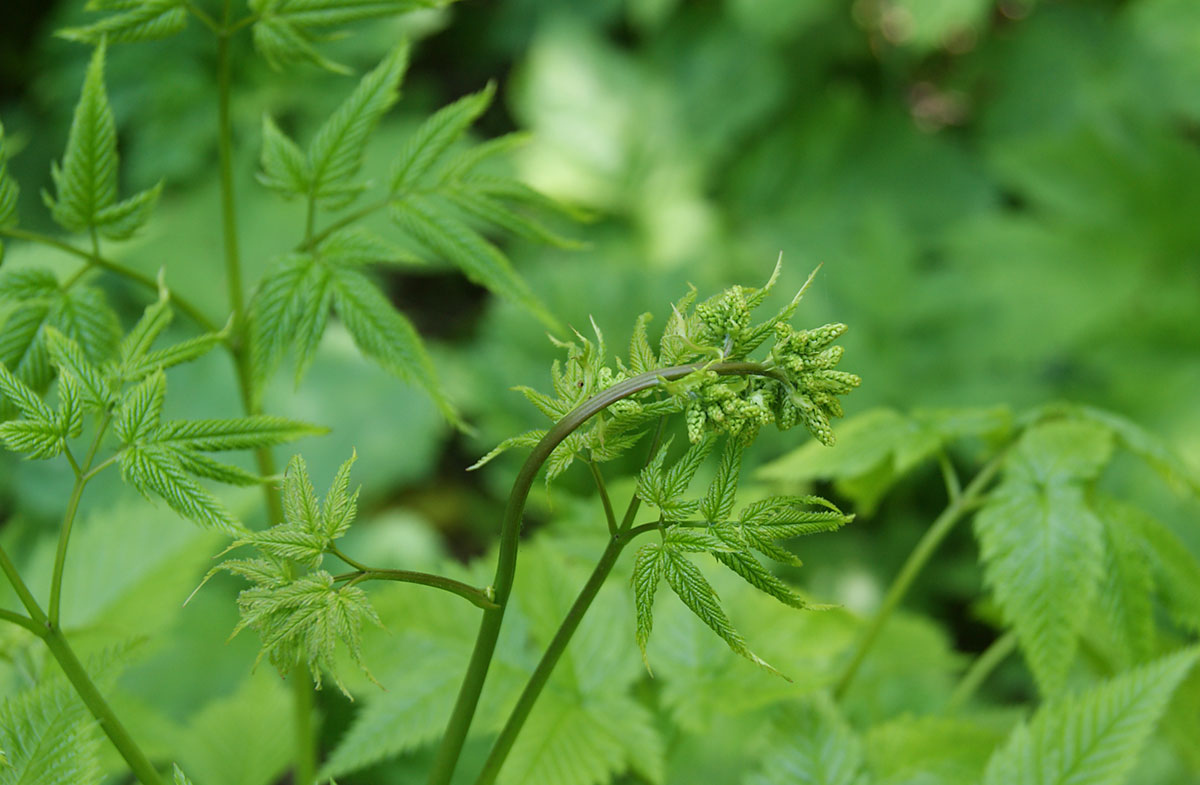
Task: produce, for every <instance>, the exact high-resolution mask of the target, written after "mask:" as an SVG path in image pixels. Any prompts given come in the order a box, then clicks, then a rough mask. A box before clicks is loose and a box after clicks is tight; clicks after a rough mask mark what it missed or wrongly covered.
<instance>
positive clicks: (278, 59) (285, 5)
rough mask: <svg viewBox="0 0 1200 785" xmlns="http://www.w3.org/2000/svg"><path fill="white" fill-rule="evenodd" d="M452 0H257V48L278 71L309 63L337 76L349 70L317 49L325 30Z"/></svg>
mask: <svg viewBox="0 0 1200 785" xmlns="http://www.w3.org/2000/svg"><path fill="white" fill-rule="evenodd" d="M450 1H451V0H305V2H295V1H294V0H253V2H251V3H250V8H251V10H252V11H254V12H255V14H256V15H257V20H256V21H255V23H254V27H253V37H254V46H255V48H256V49H257V50H258V52H259V54H261V55H262V56H263V57H265V58H266V59H267V61H268V62H269V63H270V64H271V65H272V66H273V67H275V68H279V67H281V66H282V65H284V64H287V63H294V62H308V63H312V64H313V65H316V66H319V67H321V68H325V69H327V70H330V71H333V72H335V73H348V72H349V69H347V68H346V67H345V66H343V65H340V64H339V63H336V62H334V61H332V60H330V59H328V58H327V57H325V56H323V55H322V54H321V53H320V52H318V51H317V49H316V48H315V47H314V46H313V43H314V42H315V41H318V40H321V39H322V38H323V37H324V36H322V34H321V32H320V31H321V30H323V29H324V28H328V27H333V26H335V25H341V24H346V23H347V22H354V21H359V20H363V19H376V18H379V17H384V16H392V15H395V14H400V13H404V12H406V11H415V10H418V9H422V8H438V7H441V6H443V5H446V4H448V2H450Z"/></svg>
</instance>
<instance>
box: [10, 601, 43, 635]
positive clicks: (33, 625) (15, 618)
mask: <svg viewBox="0 0 1200 785" xmlns="http://www.w3.org/2000/svg"><path fill="white" fill-rule="evenodd" d="M0 620H3V621H7V622H11V623H12V624H15V625H17V626H18V627H24V628H25V629H27V630H29V631H30V632H31V633H33V634H34V635H36V636H37V637H39V638H41V637H44V636H45V634H46V628H45V627H39V626H38V625H37V622H35V621H34V620H33V619H31V618H29V617H28V616H22V615H21V614H19V613H14V612H12V611H8V610H5V609H4V608H0Z"/></svg>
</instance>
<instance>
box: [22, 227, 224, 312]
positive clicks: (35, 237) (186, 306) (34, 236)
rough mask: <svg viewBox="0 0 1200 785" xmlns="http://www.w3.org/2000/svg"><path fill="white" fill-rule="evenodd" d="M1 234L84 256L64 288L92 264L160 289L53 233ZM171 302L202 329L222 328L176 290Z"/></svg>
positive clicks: (144, 285)
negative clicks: (80, 264) (82, 264)
mask: <svg viewBox="0 0 1200 785" xmlns="http://www.w3.org/2000/svg"><path fill="white" fill-rule="evenodd" d="M0 234H3V235H7V236H8V237H12V238H13V239H15V240H26V241H28V242H31V243H38V244H39V245H45V246H48V247H50V248H57V249H58V250H60V251H62V252H63V253H67V254H70V255H72V256H77V257H79V258H80V259H83V260H84V261H85V262H87V264H85V265H84V266H83V267H82V268H81V269H80V270H79V271H77V272H76V273H75V275H74V276H73V277H72V278H70V279H68V280H67V282H66V283H64V287H66V286H67V285H68V284H73V283H74V282H75V281H76V280H78V278H79V277H80V276H81V275H82V274H83V273H85V272H87V271H88V269H90V268H91V267H99V268H100V269H102V270H107V271H108V272H110V273H113V274H114V275H119V276H121V277H122V278H124V279H126V280H128V281H130V282H132V283H135V284H137V285H138V286H141V287H143V288H145V289H149V290H150V291H151V292H158V281H156V280H154V279H153V278H151V277H150V276H148V275H143V274H142V273H139V272H138V271H137V270H130V269H129V268H127V267H122V266H121V265H119V264H117V263H116V262H114V261H112V260H111V259H106V258H105V257H103V256H93V255H92V254H91V253H89V252H88V251H85V250H84V249H82V248H76V247H75V246H73V245H71V244H70V243H65V242H63V241H62V240H58V239H56V238H54V237H50V236H48V235H44V234H39V233H37V232H28V231H25V230H24V229H16V228H11V227H10V228H6V229H0ZM171 302H172V304H173V305H175V307H177V308H178V309H179V311H180V312H181V313H183V314H184V315H186V316H187V317H188V318H189V319H191V320H192V321H193V322H195V323H196V324H197V325H199V326H200V327H201V328H202V329H204V330H206V331H208V332H211V333H215V332H219V331H220V328H219V327H217V326H216V325H215V324H213V322H212V320H211V319H209V318H208V317H207V316H205V315H204V314H203V313H202V312H201V311H200V309H199V308H197V307H196V306H194V305H192V304H191V303H190V302H188V301H187V300H186V299H184V298H182V297H179V296H178V295H176V294H175V293H174V292H171Z"/></svg>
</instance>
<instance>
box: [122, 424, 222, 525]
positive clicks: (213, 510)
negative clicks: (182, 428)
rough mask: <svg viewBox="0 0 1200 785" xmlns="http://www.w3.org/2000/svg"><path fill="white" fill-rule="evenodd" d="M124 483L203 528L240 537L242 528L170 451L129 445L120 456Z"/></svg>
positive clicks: (148, 446) (157, 447)
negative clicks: (189, 474) (166, 505)
mask: <svg viewBox="0 0 1200 785" xmlns="http://www.w3.org/2000/svg"><path fill="white" fill-rule="evenodd" d="M120 462H121V474H122V476H123V477H124V478H125V481H126V482H128V483H129V484H130V485H132V486H133V487H134V488H136V489H137V490H138V491H139V492H140V493H142V495H144V496H146V497H147V498H149V497H150V496H151V495H154V496H158V497H159V498H161V499H163V500H165V501H166V502H167V504H169V505H170V506H171V509H173V510H175V511H176V512H178V513H179V514H180V515H182V516H183V517H185V518H187V519H188V520H191V521H193V522H195V523H198V524H199V525H201V526H203V527H204V528H209V529H217V530H219V531H223V532H225V533H226V534H231V535H235V536H236V535H240V534H242V533H244V532H245V529H244V528H243V527H242V525H241V524H240V523H238V522H237V521H236V520H235V519H234V518H233V516H231V515H230V514H229V511H228V510H226V509H225V507H224V506H223V505H222V504H221V503H220V502H218V501H217V500H216V499H214V498H213V497H212V495H211V494H210V493H209V492H208V491H206V490H204V489H203V488H201V487H200V486H199V485H198V484H197V483H196V481H195V480H193V479H192V478H191V477H189V476H188V475H187V473H186V472H185V471H184V468H183V465H182V464H181V463H180V461H179V459H178V457H177V456H176V453H175V451H174V450H171V449H170V448H169V447H166V446H163V445H154V444H151V445H142V444H138V445H131V446H129V447H126V449H124V450H122V451H121V453H120Z"/></svg>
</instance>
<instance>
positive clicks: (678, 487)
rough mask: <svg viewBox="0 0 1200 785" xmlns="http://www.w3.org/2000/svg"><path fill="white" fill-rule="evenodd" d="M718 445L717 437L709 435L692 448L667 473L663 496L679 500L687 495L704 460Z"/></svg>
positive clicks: (663, 483)
mask: <svg viewBox="0 0 1200 785" xmlns="http://www.w3.org/2000/svg"><path fill="white" fill-rule="evenodd" d="M716 443H717V439H716V436H715V435H713V434H709V435H708V436H706V437H705V438H704V439H702V440H701V441H700V442H699V443H698V444H693V445H692V446H690V447H689V448H688V450H687V452H685V453H684V454H683V457H682V458H680V459H679V460H678V461H676V462H675V463H674V464H673V465H672V466H671V468H670V469H668V470H667V471H666V473H665V474H664V475H663V481H662V495H663V496H664V497H665V498H666V499H672V500H673V499H677V498H678V497H680V496H682V495H683V494H685V493H687V489H688V486H689V485H691V484H692V478H693V477H695V476H696V472H697V471H699V469H700V464H702V463H704V459H705V458H707V457H708V455H709V453H711V452H712V449H713V447H714V446H715V445H716Z"/></svg>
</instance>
